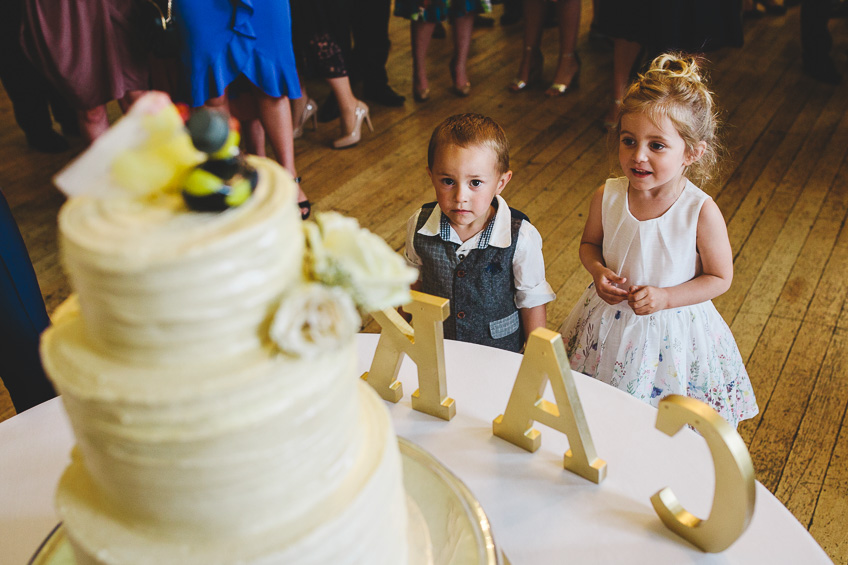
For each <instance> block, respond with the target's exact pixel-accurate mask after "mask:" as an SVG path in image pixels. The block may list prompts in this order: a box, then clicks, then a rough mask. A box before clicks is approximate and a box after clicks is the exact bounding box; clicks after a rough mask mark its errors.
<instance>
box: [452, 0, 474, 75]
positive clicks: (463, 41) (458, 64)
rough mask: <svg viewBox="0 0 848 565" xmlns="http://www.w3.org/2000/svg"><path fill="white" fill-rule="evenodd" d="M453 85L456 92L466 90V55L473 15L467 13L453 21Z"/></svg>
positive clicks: (468, 49)
mask: <svg viewBox="0 0 848 565" xmlns="http://www.w3.org/2000/svg"><path fill="white" fill-rule="evenodd" d="M452 27H453V64H454V66H453V69H452V70H451V74H452V76H453V85H454V87H456V89H457V90H463V89H467V88H468V85H469V84H471V83H470V81H469V80H468V68H467V65H468V53H469V52H470V51H471V32H472V31H473V30H474V14H473V13H468V14H465V15H464V16H462V17H461V18H456V19H455V20H454V21H453V26H452Z"/></svg>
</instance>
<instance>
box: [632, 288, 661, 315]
mask: <svg viewBox="0 0 848 565" xmlns="http://www.w3.org/2000/svg"><path fill="white" fill-rule="evenodd" d="M627 303H628V304H629V305H630V307H631V308H632V309H633V311H634V312H635V313H636V315H637V316H645V315H646V314H653V313H654V312H658V311H660V310H665V309H666V308H668V291H666V289H664V288H657V287H655V286H631V287H630V291H629V292H628V293H627Z"/></svg>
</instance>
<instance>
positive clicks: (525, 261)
mask: <svg viewBox="0 0 848 565" xmlns="http://www.w3.org/2000/svg"><path fill="white" fill-rule="evenodd" d="M495 198H497V200H498V209H497V212H496V213H495V218H494V220H493V222H494V225H493V226H492V235H491V237H489V245H493V246H495V247H500V248H507V247H509V246H510V245H511V244H512V215H511V214H510V211H509V206H508V205H507V203H506V201H505V200H504V199H503V198H502V197H501V196H500V195H498V196H496V197H495ZM421 211H422V210H421V209H419V210H418V211H417V212H415V213H414V214H413V215H412V217H411V218H409V221H407V222H406V249H405V251H404V257H405V258H406V261H407V263H409V264H410V265H411V266H413V267H415V268H417V269H419V270H420V268H421V265H422V261H421V258H420V257H419V256H418V254H417V253H416V252H415V246H414V245H413V238H414V237H415V226H417V225H418V217H419V215H420V214H421ZM441 221H442V210H441V208H439V207H438V206H434V207H433V210H432V211H431V213H430V217H429V218H428V219H427V221H426V222H424V225H423V226H421V229H420V230H418V233H420V234H421V235H426V236H436V237H439V227H440V226H441ZM484 229H485V228H484ZM482 233H483V230H480V231H479V232H478V233H477V234H475V235H474V236H472V237H470V238H468V241H465V242H463V241H462V240H461V239H459V236H458V235H457V234H456V231H455V230H454V229H453V226H451V228H450V241H451V242H452V243H457V244H459V247H458V248H457V250H456V255H457V257H460V256H464V255H467V254H468V252H469V251H471V250H472V249H477V243H478V242H479V240H480V235H481V234H482ZM512 274H513V278H514V280H515V290H516V292H515V297H514V300H515V307H516V308H533V307H534V306H540V305H542V304H547V303H548V302H551V301H552V300H553V299H554V298H556V294H554V289H553V288H551V285H550V284H548V281H547V280H546V279H545V258H544V256H543V255H542V236H541V235H540V234H539V230H537V229H536V228H535V227H533V224H531V223H530V222H528V221H526V220H524V221H522V222H521V227H519V228H518V241H517V242H516V244H515V255H514V256H513V259H512Z"/></svg>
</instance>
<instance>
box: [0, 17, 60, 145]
mask: <svg viewBox="0 0 848 565" xmlns="http://www.w3.org/2000/svg"><path fill="white" fill-rule="evenodd" d="M21 6H22V2H21V0H8V1H7V6H5V7H4V8H3V9H2V10H0V14H2V17H0V81H2V83H3V88H4V89H5V90H6V94H8V95H9V100H11V102H12V109H13V110H14V113H15V121H16V122H17V123H18V126H20V128H21V129H22V130H23V132H24V133H25V134H27V135H28V136H32V135H38V134H39V133H44V132H45V131H46V130H52V129H53V122H52V121H51V119H50V108H51V107H52V109H53V114H54V116H55V117H56V120H57V121H58V122H60V123H61V124H62V125H63V126H66V125H67V126H75V124H76V119H77V118H76V112H75V111H74V110H73V108H71V106H70V105H69V104H68V103H67V102H66V101H65V99H64V98H63V97H62V96H61V95H60V94H59V92H58V91H57V90H56V89H55V88H53V86H52V85H51V84H50V83H49V82H47V79H45V78H44V76H42V75H41V73H40V72H39V71H38V70H37V69H36V67H35V65H33V64H32V63H31V62H30V60H29V59H27V58H26V55H24V50H23V48H22V47H21V42H20V34H21V18H22V15H21Z"/></svg>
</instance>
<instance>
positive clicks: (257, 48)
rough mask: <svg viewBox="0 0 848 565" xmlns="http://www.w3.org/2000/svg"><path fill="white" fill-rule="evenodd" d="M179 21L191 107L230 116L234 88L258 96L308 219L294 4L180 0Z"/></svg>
mask: <svg viewBox="0 0 848 565" xmlns="http://www.w3.org/2000/svg"><path fill="white" fill-rule="evenodd" d="M174 18H175V21H176V22H177V25H178V27H179V29H180V32H181V34H182V38H183V50H182V57H181V58H182V62H183V66H184V67H185V69H186V70H187V71H188V80H189V82H190V103H191V106H193V107H197V106H207V107H209V108H213V109H217V110H219V111H221V112H224V113H229V101H228V88H229V87H230V86H231V85H233V86H238V88H239V90H240V92H239V93H238V94H239V96H248V97H252V98H253V99H254V101H253V105H254V106H255V109H256V114H257V116H258V119H259V122H260V123H261V124H262V128H263V129H264V132H265V134H266V135H267V136H268V138H269V139H270V142H271V148H272V149H273V150H274V155H275V157H276V158H277V161H278V162H279V163H280V164H281V165H282V166H283V167H284V168H286V169H287V170H288V171H289V172H290V173H291V174H292V176H293V177H295V179H296V181H298V189H299V195H298V201H299V202H298V203H299V205H300V208H301V215H302V216H303V217H306V216H308V215H309V211H310V203H309V201H308V200H307V198H306V195H305V194H304V192H303V189H301V188H300V183H299V177H298V176H297V168H296V167H295V161H294V139H293V137H292V116H291V110H290V109H289V97H291V98H300V86H299V83H298V76H297V70H296V67H295V63H294V52H293V50H292V41H291V14H290V12H289V5H288V2H287V1H286V0H254V1H253V2H252V3H251V4H247V3H245V2H244V1H241V0H237V1H234V2H232V3H231V2H230V1H229V0H215V1H213V2H208V1H206V0H176V1H175V2H174ZM236 81H238V85H235V84H233V83H236ZM231 94H233V95H235V94H236V93H235V92H233V93H231ZM252 133H253V132H251V131H248V132H246V134H247V135H248V136H250V135H251V134H252Z"/></svg>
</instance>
